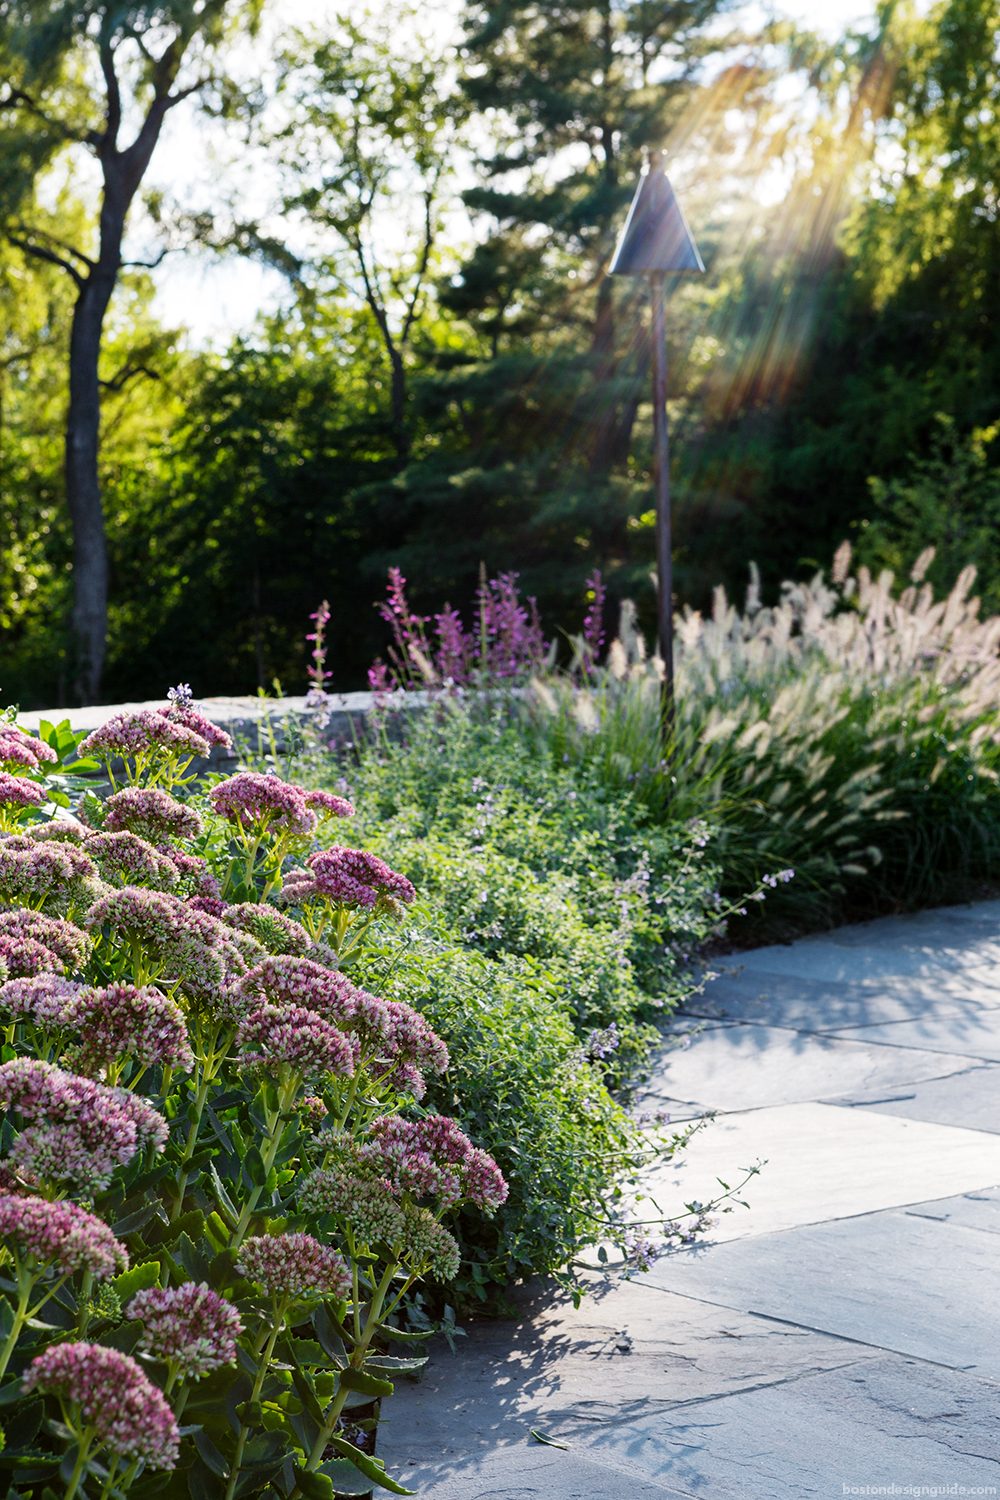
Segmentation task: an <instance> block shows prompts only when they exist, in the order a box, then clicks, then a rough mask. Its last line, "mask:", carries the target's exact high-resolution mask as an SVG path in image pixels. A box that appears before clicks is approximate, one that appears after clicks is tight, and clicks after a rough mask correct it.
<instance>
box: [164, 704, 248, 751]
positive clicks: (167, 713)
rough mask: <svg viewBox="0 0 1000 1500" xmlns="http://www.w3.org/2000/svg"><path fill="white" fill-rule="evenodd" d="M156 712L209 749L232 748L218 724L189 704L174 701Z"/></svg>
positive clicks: (230, 741) (227, 736)
mask: <svg viewBox="0 0 1000 1500" xmlns="http://www.w3.org/2000/svg"><path fill="white" fill-rule="evenodd" d="M156 712H157V713H158V714H162V715H163V717H164V718H165V719H169V720H170V722H171V723H172V724H180V725H181V726H182V727H183V728H184V729H188V730H190V731H191V733H192V734H196V735H198V736H199V737H200V738H201V739H203V740H204V741H205V743H206V745H208V746H209V747H212V746H215V745H218V746H219V748H220V749H222V750H231V749H232V748H233V742H232V740H231V739H230V737H229V735H228V734H227V733H226V731H225V730H224V729H220V728H219V726H218V724H213V723H212V721H211V719H209V718H207V717H206V716H205V714H201V713H199V712H198V710H197V709H196V708H192V707H191V704H190V703H182V702H180V701H179V700H177V699H175V700H174V702H172V703H171V704H170V706H169V708H158V709H157V710H156Z"/></svg>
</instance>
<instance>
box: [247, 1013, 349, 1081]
mask: <svg viewBox="0 0 1000 1500" xmlns="http://www.w3.org/2000/svg"><path fill="white" fill-rule="evenodd" d="M238 1037H239V1041H240V1042H241V1043H242V1044H243V1045H244V1046H245V1047H249V1048H250V1049H251V1050H250V1051H249V1052H247V1053H245V1054H244V1058H243V1061H244V1062H245V1063H247V1064H248V1065H249V1066H251V1067H264V1068H267V1069H268V1071H271V1070H273V1069H275V1068H280V1067H287V1068H289V1069H290V1070H291V1071H292V1073H294V1074H297V1075H299V1076H301V1077H303V1078H319V1077H321V1076H322V1075H323V1074H325V1073H345V1074H350V1073H353V1072H354V1052H353V1049H352V1047H351V1044H350V1042H349V1041H348V1039H347V1037H346V1036H345V1035H344V1033H343V1032H342V1031H338V1030H337V1028H336V1027H335V1026H331V1025H329V1023H328V1022H326V1021H324V1020H323V1017H322V1016H318V1015H317V1014H316V1012H315V1011H312V1010H302V1009H299V1008H298V1007H295V1006H283V1005H282V1006H279V1005H262V1006H261V1007H260V1008H259V1010H255V1011H252V1012H251V1013H250V1015H248V1016H247V1017H246V1018H245V1019H244V1020H243V1021H242V1022H241V1024H240V1029H239V1033H238Z"/></svg>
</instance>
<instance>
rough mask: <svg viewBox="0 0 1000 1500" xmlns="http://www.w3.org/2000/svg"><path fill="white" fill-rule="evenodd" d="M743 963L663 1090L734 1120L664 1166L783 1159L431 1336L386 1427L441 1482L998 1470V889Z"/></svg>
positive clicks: (645, 1490) (555, 1492)
mask: <svg viewBox="0 0 1000 1500" xmlns="http://www.w3.org/2000/svg"><path fill="white" fill-rule="evenodd" d="M726 963H727V964H731V965H732V966H733V967H734V968H735V967H736V965H737V963H739V969H738V972H735V973H727V974H725V975H723V976H722V977H720V978H719V979H717V980H716V981H714V982H713V983H712V984H710V985H709V986H708V987H707V989H706V993H705V994H704V995H703V996H699V997H697V998H696V999H694V1000H692V1001H691V1002H690V1004H689V1006H688V1007H687V1011H686V1014H685V1016H684V1017H683V1018H682V1019H680V1020H679V1022H678V1027H677V1029H678V1030H679V1031H682V1032H683V1031H687V1032H689V1033H691V1034H690V1035H689V1036H688V1037H687V1038H686V1039H685V1044H684V1045H683V1046H682V1047H681V1048H679V1049H678V1050H675V1051H671V1052H669V1053H667V1054H666V1055H665V1057H664V1059H663V1061H662V1064H661V1065H660V1067H659V1068H658V1069H657V1071H656V1073H655V1075H654V1077H653V1079H652V1080H651V1082H650V1085H649V1090H648V1095H647V1098H646V1099H645V1101H644V1103H645V1106H646V1107H649V1106H650V1105H653V1106H655V1107H662V1108H666V1109H668V1110H669V1111H670V1113H671V1116H672V1118H673V1119H676V1120H681V1119H690V1118H693V1117H694V1116H696V1115H699V1114H701V1113H703V1112H704V1111H706V1110H715V1111H718V1118H717V1119H716V1120H715V1121H714V1123H712V1124H710V1125H709V1126H707V1127H706V1128H705V1129H703V1130H702V1131H701V1132H700V1133H699V1134H698V1135H697V1136H696V1137H695V1139H694V1141H693V1142H692V1144H691V1146H690V1147H689V1148H688V1150H687V1152H685V1153H684V1158H685V1159H684V1162H683V1165H679V1166H676V1167H666V1168H663V1169H660V1170H659V1171H658V1172H656V1173H654V1174H652V1175H651V1177H650V1179H649V1182H648V1190H649V1192H650V1193H651V1195H652V1196H653V1197H654V1198H655V1200H656V1202H657V1203H659V1204H660V1205H661V1207H662V1208H663V1210H664V1211H665V1212H667V1213H672V1212H676V1211H677V1210H678V1209H679V1208H680V1207H681V1205H682V1204H683V1203H684V1202H685V1201H691V1200H693V1199H700V1200H704V1199H708V1198H710V1197H712V1196H713V1193H714V1192H715V1191H717V1187H716V1183H717V1179H718V1178H719V1177H722V1178H723V1179H724V1180H725V1181H726V1182H730V1183H731V1182H733V1181H734V1180H738V1175H739V1169H740V1168H744V1167H749V1166H750V1165H752V1164H753V1163H755V1162H756V1161H757V1160H760V1159H766V1165H765V1166H764V1167H763V1169H762V1171H761V1174H760V1175H759V1176H758V1177H756V1178H755V1179H753V1181H752V1182H751V1183H750V1185H749V1187H748V1188H747V1197H748V1200H749V1203H750V1207H749V1209H744V1208H736V1209H734V1210H733V1212H732V1213H728V1214H725V1215H722V1216H720V1218H719V1219H718V1221H717V1224H716V1227H715V1228H714V1229H713V1230H712V1231H711V1232H710V1234H709V1235H708V1236H707V1237H706V1239H705V1240H703V1241H702V1242H701V1243H700V1244H699V1245H698V1246H697V1247H694V1248H691V1249H686V1250H681V1251H677V1252H674V1253H672V1254H670V1255H668V1256H665V1257H663V1258H661V1259H660V1260H658V1261H657V1262H656V1263H655V1265H654V1266H653V1268H652V1269H651V1270H650V1271H649V1273H648V1274H646V1275H643V1276H638V1277H636V1278H635V1279H634V1280H632V1281H630V1282H629V1281H621V1280H610V1281H609V1280H605V1279H603V1278H602V1277H600V1276H598V1275H592V1276H590V1277H589V1280H590V1282H591V1285H592V1295H591V1296H589V1297H588V1298H587V1299H586V1300H585V1301H584V1303H583V1305H582V1306H581V1307H580V1308H579V1309H578V1310H574V1309H573V1307H572V1304H571V1303H570V1302H569V1301H568V1299H565V1298H561V1297H559V1296H558V1295H556V1294H554V1293H553V1292H552V1291H551V1290H550V1289H548V1288H546V1287H544V1286H541V1285H536V1286H531V1287H528V1288H526V1289H524V1291H523V1293H522V1296H521V1301H522V1304H523V1308H524V1313H525V1316H524V1318H523V1320H522V1321H514V1320H511V1321H509V1322H506V1321H505V1322H491V1323H481V1324H470V1325H468V1328H467V1337H466V1338H465V1339H463V1340H460V1341H459V1343H458V1352H457V1354H455V1355H453V1354H451V1352H450V1351H449V1350H448V1348H447V1347H446V1346H445V1345H444V1344H443V1342H442V1343H440V1345H438V1344H436V1345H435V1346H434V1350H433V1356H432V1360H431V1363H430V1365H429V1366H428V1369H427V1371H426V1372H425V1375H424V1378H423V1380H422V1382H421V1383H419V1384H410V1383H406V1382H400V1383H399V1384H398V1385H397V1388H396V1391H397V1393H396V1396H395V1397H394V1398H393V1400H392V1401H391V1402H387V1403H386V1415H387V1417H388V1418H389V1420H388V1421H387V1422H386V1424H385V1426H384V1428H383V1429H381V1430H380V1435H379V1440H380V1452H381V1453H382V1455H383V1456H384V1458H385V1460H386V1464H387V1467H388V1469H389V1472H390V1473H393V1474H396V1475H398V1476H399V1477H400V1478H401V1479H403V1480H404V1482H405V1483H406V1484H407V1485H408V1486H409V1487H410V1488H412V1489H414V1490H415V1491H417V1493H418V1494H419V1495H420V1496H421V1497H422V1500H529V1497H531V1500H534V1497H539V1500H639V1497H652V1496H657V1495H665V1496H670V1495H673V1496H705V1497H712V1500H729V1497H734V1500H735V1497H737V1496H739V1497H752V1500H758V1497H759V1500H771V1497H773V1500H789V1497H798V1496H821V1497H827V1496H829V1497H833V1496H840V1495H843V1494H850V1493H855V1494H857V1493H862V1494H864V1493H883V1494H885V1493H889V1494H892V1493H896V1494H918V1493H921V1490H920V1488H919V1487H920V1486H924V1487H925V1488H924V1490H923V1493H935V1492H937V1493H940V1494H967V1495H968V1494H987V1495H988V1494H997V1493H998V1492H1000V1274H998V1272H1000V1187H998V1186H997V1185H998V1184H1000V902H997V901H993V902H982V903H978V904H976V905H972V906H963V907H949V908H943V909H939V910H936V911H932V912H927V913H923V914H920V915H917V916H912V917H893V918H888V919H886V920H884V921H879V922H872V923H867V924H864V925H862V926H858V927H849V928H842V929H841V930H839V931H837V932H834V933H831V934H828V935H825V936H822V937H811V938H805V939H803V940H801V941H800V942H797V943H794V944H792V945H790V946H787V947H778V948H762V949H758V950H756V951H754V952H751V953H747V954H744V955H742V956H741V957H740V958H739V959H736V958H734V959H732V960H727V961H726ZM532 1427H534V1428H536V1429H538V1430H539V1431H542V1432H544V1433H546V1434H548V1435H550V1436H552V1437H554V1438H557V1439H559V1440H560V1441H562V1442H564V1443H566V1444H567V1445H568V1446H567V1448H566V1449H565V1450H562V1449H557V1448H554V1447H550V1446H546V1445H544V1444H542V1443H539V1442H537V1441H536V1440H535V1439H533V1438H532V1437H531V1436H530V1435H529V1429H530V1428H532ZM893 1486H895V1489H893ZM907 1486H909V1488H907Z"/></svg>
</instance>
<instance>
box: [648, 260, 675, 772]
mask: <svg viewBox="0 0 1000 1500" xmlns="http://www.w3.org/2000/svg"><path fill="white" fill-rule="evenodd" d="M663 280H664V277H663V272H662V271H654V272H653V274H652V276H651V277H650V298H651V301H652V325H653V326H652V340H653V434H654V438H655V444H654V461H653V467H654V474H655V480H656V579H657V623H658V627H659V628H658V635H659V641H660V655H661V656H662V658H663V671H664V676H663V698H662V708H661V715H662V723H663V748H664V753H667V752H668V751H669V748H670V742H671V740H672V739H673V730H674V574H673V562H672V557H671V552H672V546H671V536H670V445H669V438H668V433H667V333H666V319H665V317H664V311H663Z"/></svg>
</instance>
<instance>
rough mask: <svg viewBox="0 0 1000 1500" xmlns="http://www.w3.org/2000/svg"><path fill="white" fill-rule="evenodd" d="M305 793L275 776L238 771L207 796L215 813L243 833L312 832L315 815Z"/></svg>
mask: <svg viewBox="0 0 1000 1500" xmlns="http://www.w3.org/2000/svg"><path fill="white" fill-rule="evenodd" d="M306 795H307V794H306V792H304V791H303V789H302V788H301V787H297V786H292V785H291V784H290V783H289V782H287V781H282V780H281V778H280V777H278V776H261V775H260V774H259V773H258V772H257V771H238V772H237V774H236V775H235V776H230V777H229V779H228V781H220V782H219V784H218V785H217V786H214V787H213V788H212V790H211V791H210V792H209V794H208V800H209V801H210V802H211V804H212V806H213V807H214V809H215V811H216V812H217V813H218V814H219V816H220V817H222V818H228V819H229V821H230V823H237V824H238V825H239V826H240V828H242V829H244V830H254V831H257V830H259V829H261V828H267V829H273V830H275V831H276V832H285V831H288V832H291V833H299V834H309V833H312V832H313V830H314V829H315V827H316V824H317V822H318V819H317V816H316V814H315V813H314V812H312V811H311V810H310V808H309V807H307V805H306Z"/></svg>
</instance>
